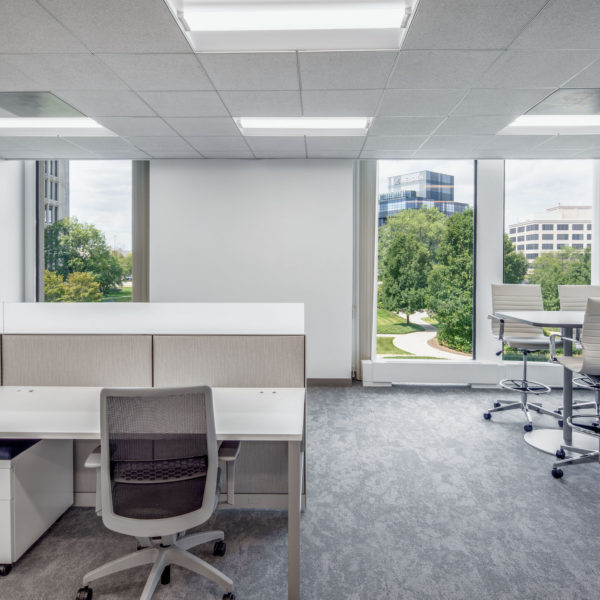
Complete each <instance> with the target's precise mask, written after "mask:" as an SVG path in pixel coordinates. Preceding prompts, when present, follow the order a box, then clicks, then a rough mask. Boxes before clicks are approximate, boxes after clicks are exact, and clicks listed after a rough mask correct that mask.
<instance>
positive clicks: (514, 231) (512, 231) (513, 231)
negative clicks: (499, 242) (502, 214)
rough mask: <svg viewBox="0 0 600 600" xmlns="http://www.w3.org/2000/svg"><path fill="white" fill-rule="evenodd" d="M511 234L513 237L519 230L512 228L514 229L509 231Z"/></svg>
mask: <svg viewBox="0 0 600 600" xmlns="http://www.w3.org/2000/svg"><path fill="white" fill-rule="evenodd" d="M509 233H510V234H511V235H512V234H513V233H517V230H516V229H515V228H514V227H513V228H512V229H511V230H510V231H509Z"/></svg>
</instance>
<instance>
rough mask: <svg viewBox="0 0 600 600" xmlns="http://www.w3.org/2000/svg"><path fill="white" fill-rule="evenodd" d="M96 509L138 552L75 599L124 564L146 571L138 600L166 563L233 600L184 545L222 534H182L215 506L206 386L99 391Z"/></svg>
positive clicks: (86, 596) (166, 571)
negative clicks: (133, 542)
mask: <svg viewBox="0 0 600 600" xmlns="http://www.w3.org/2000/svg"><path fill="white" fill-rule="evenodd" d="M100 419H101V422H100V432H101V467H100V478H101V505H102V521H103V522H104V525H106V527H108V529H111V530H112V531H116V532H118V533H123V534H125V535H131V536H133V537H135V538H137V540H138V550H137V551H136V552H132V553H131V554H128V555H126V556H123V557H121V558H118V559H116V560H113V561H111V562H109V563H107V564H105V565H103V566H101V567H98V568H97V569H94V570H93V571H90V572H89V573H87V574H86V575H85V576H84V577H83V587H82V588H81V589H80V590H79V591H78V592H77V600H91V598H92V589H91V587H90V585H89V584H90V583H91V582H92V581H95V580H96V579H99V578H100V577H106V576H108V575H112V574H113V573H118V572H120V571H124V570H126V569H130V568H132V567H137V566H141V565H145V564H151V565H152V568H151V570H150V574H149V575H148V579H147V581H146V585H145V587H144V589H143V591H142V594H141V596H140V600H149V599H150V598H151V597H152V594H153V593H154V591H155V589H156V587H157V585H158V582H159V581H161V582H162V583H164V584H166V583H168V582H169V579H170V565H178V566H180V567H184V568H186V569H189V570H190V571H193V572H195V573H198V574H200V575H203V576H204V577H207V578H208V579H210V580H211V581H213V582H215V583H216V584H218V585H219V586H221V587H222V588H224V589H225V590H226V593H225V595H224V596H223V599H224V600H234V599H235V596H234V595H233V582H232V580H231V579H229V577H227V576H225V575H224V574H223V573H221V572H220V571H218V570H217V569H215V568H214V567H213V566H211V565H209V564H208V563H207V562H205V561H204V560H202V559H200V558H198V557H197V556H195V555H193V554H191V553H190V552H188V550H189V549H190V548H193V547H195V546H198V545H200V544H205V543H207V542H211V541H215V540H216V543H215V545H214V549H213V553H214V554H215V555H218V556H223V555H224V554H225V549H226V546H225V542H224V541H223V538H224V535H223V532H222V531H204V532H200V533H192V534H190V535H187V536H186V535H184V534H185V531H186V530H188V529H192V528H194V527H197V526H199V525H202V524H203V523H205V522H206V521H208V519H209V518H210V517H211V516H212V514H213V513H214V511H215V508H216V506H217V503H218V498H219V490H218V475H219V469H218V454H217V440H216V434H215V421H214V414H213V402H212V392H211V388H210V387H208V386H197V387H188V388H138V389H135V388H123V389H117V388H107V389H104V390H102V392H101V395H100Z"/></svg>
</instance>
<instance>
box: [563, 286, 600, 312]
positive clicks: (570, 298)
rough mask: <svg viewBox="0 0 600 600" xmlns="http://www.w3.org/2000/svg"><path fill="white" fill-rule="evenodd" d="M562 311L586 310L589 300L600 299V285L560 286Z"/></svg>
mask: <svg viewBox="0 0 600 600" xmlns="http://www.w3.org/2000/svg"><path fill="white" fill-rule="evenodd" d="M558 297H559V299H560V310H585V309H586V306H587V299H588V298H591V297H594V298H599V297H600V285H559V286H558Z"/></svg>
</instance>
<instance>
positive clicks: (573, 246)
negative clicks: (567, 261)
mask: <svg viewBox="0 0 600 600" xmlns="http://www.w3.org/2000/svg"><path fill="white" fill-rule="evenodd" d="M571 248H577V249H581V248H583V244H573V245H572V246H571Z"/></svg>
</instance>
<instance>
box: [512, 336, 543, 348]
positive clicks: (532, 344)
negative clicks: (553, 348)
mask: <svg viewBox="0 0 600 600" xmlns="http://www.w3.org/2000/svg"><path fill="white" fill-rule="evenodd" d="M504 341H505V342H506V345H507V346H510V347H511V348H519V349H521V350H548V348H549V346H550V338H547V337H546V336H545V335H541V336H536V337H534V336H531V337H506V338H504Z"/></svg>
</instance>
